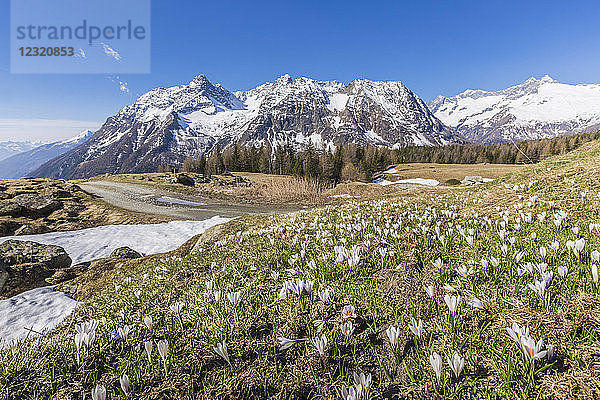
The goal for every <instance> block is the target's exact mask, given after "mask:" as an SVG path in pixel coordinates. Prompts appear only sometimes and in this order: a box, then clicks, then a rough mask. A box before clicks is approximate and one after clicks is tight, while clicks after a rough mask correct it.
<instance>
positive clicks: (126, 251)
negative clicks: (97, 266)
mask: <svg viewBox="0 0 600 400" xmlns="http://www.w3.org/2000/svg"><path fill="white" fill-rule="evenodd" d="M140 257H142V255H141V254H140V253H138V252H137V251H135V250H133V249H131V248H129V247H127V246H124V247H119V248H118V249H116V250H114V251H113V252H112V253H110V258H129V259H134V258H140Z"/></svg>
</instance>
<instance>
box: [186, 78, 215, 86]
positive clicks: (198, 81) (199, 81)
mask: <svg viewBox="0 0 600 400" xmlns="http://www.w3.org/2000/svg"><path fill="white" fill-rule="evenodd" d="M207 85H211V83H210V81H209V80H208V78H207V77H206V75H198V76H196V77H195V78H194V79H192V80H191V82H190V86H191V87H195V86H200V87H203V86H207Z"/></svg>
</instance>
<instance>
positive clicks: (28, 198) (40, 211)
mask: <svg viewBox="0 0 600 400" xmlns="http://www.w3.org/2000/svg"><path fill="white" fill-rule="evenodd" d="M11 201H12V202H15V203H17V204H18V205H19V206H21V207H23V208H24V209H25V210H26V211H27V212H28V213H29V214H32V216H34V217H45V216H48V215H50V214H51V213H52V212H54V211H56V210H58V209H59V208H61V207H62V203H61V202H60V201H57V200H53V199H48V198H46V197H42V196H40V195H39V194H35V193H24V194H20V195H18V196H15V197H13V198H12V200H11Z"/></svg>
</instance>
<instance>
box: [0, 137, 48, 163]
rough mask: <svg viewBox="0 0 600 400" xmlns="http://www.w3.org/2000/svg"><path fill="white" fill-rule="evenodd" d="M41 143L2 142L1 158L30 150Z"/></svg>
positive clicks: (0, 148)
mask: <svg viewBox="0 0 600 400" xmlns="http://www.w3.org/2000/svg"><path fill="white" fill-rule="evenodd" d="M39 145H40V143H38V142H14V141H8V142H0V160H4V159H7V158H8V157H10V156H14V155H15V154H19V153H23V152H25V151H29V150H31V149H33V148H34V147H37V146H39Z"/></svg>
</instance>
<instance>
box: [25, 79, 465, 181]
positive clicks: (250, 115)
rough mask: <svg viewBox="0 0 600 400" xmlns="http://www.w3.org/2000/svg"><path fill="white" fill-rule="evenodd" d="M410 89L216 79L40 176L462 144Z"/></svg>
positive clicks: (128, 114) (160, 97)
mask: <svg viewBox="0 0 600 400" xmlns="http://www.w3.org/2000/svg"><path fill="white" fill-rule="evenodd" d="M456 140H457V138H456V136H455V134H454V131H453V130H451V129H448V128H447V127H446V126H444V125H443V124H442V123H441V122H440V121H439V120H438V119H437V118H436V117H435V116H434V115H433V114H432V113H431V112H430V111H429V109H428V108H427V105H426V104H425V103H424V102H423V101H422V100H421V99H420V98H419V97H418V96H416V95H415V94H414V93H413V92H411V91H410V90H409V89H408V88H406V87H405V86H404V85H403V84H402V83H401V82H393V81H380V82H374V81H369V80H365V79H357V80H354V81H352V82H351V83H350V84H348V85H343V84H341V83H338V82H333V81H329V82H319V81H315V80H312V79H308V78H298V79H292V78H290V76H289V75H284V76H282V77H280V78H279V79H277V80H276V81H275V82H273V83H265V84H263V85H260V86H258V87H256V88H254V89H252V90H249V91H246V92H236V93H232V92H230V91H228V90H226V89H225V88H223V87H222V86H221V85H219V84H213V83H211V82H210V81H209V80H208V79H207V78H206V77H204V76H202V75H201V76H198V77H196V78H194V79H193V80H192V81H191V82H190V83H189V84H188V85H181V86H175V87H170V88H157V89H153V90H151V91H149V92H148V93H146V94H144V95H142V96H141V97H140V98H138V100H137V101H136V102H135V103H134V104H131V105H129V106H127V107H125V108H123V109H122V110H121V111H120V112H119V113H118V114H116V115H114V116H112V117H110V118H108V119H107V121H106V122H105V123H104V125H103V126H102V127H101V128H100V130H98V131H97V132H96V133H95V135H94V136H93V137H92V138H91V139H90V140H89V141H87V142H86V143H84V144H82V145H80V146H78V147H76V148H74V149H73V150H71V151H69V152H67V153H65V154H63V155H61V156H59V157H57V158H55V159H54V160H51V161H49V162H48V163H46V164H44V165H42V166H41V167H40V168H38V169H37V170H35V171H34V172H33V175H34V176H41V177H53V178H83V177H89V176H94V175H98V174H103V173H127V172H152V171H155V170H156V167H157V165H159V164H163V163H169V164H175V165H177V164H180V163H181V162H182V161H183V159H184V158H185V157H187V156H198V155H200V154H203V153H206V152H207V151H209V150H211V149H212V148H214V147H215V146H219V147H220V148H221V149H222V148H225V147H227V146H229V145H231V144H233V143H238V142H239V143H244V144H247V145H257V146H258V145H260V144H263V143H269V144H270V145H272V146H278V145H281V144H283V143H290V144H292V145H293V146H295V147H296V148H301V147H303V146H306V145H308V144H309V143H312V144H313V145H314V146H315V147H317V148H321V149H323V148H331V147H332V146H335V145H336V144H340V143H349V142H353V143H359V144H373V145H380V146H388V147H399V146H407V145H432V146H433V145H442V144H446V143H449V142H453V141H456Z"/></svg>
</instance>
